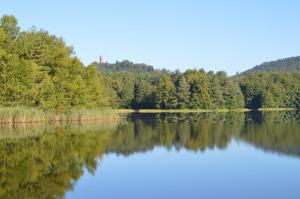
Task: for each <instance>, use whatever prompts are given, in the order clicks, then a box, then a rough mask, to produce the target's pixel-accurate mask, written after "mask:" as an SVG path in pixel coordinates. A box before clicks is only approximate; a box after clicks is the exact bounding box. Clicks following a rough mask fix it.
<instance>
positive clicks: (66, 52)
mask: <svg viewBox="0 0 300 199" xmlns="http://www.w3.org/2000/svg"><path fill="white" fill-rule="evenodd" d="M72 55H73V48H72V47H69V46H67V45H66V44H65V42H64V41H63V40H62V39H61V38H57V37H56V36H54V35H50V34H49V33H48V32H46V31H43V30H40V31H37V30H35V29H32V30H30V31H20V29H19V27H18V25H17V20H16V18H15V17H13V16H6V15H5V16H3V17H2V18H1V26H0V77H1V79H0V87H1V90H0V106H4V107H15V106H27V107H38V108H43V109H51V110H55V111H56V112H66V111H69V110H71V109H74V108H99V107H103V106H110V102H111V100H110V97H109V95H108V94H107V93H108V89H107V87H106V86H104V78H103V77H102V76H101V74H100V73H99V72H98V71H97V70H96V66H90V67H84V65H83V64H82V63H81V62H80V60H79V59H78V58H76V57H73V56H72Z"/></svg>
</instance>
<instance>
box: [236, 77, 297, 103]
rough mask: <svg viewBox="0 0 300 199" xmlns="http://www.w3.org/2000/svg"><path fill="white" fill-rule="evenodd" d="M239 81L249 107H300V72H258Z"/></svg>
mask: <svg viewBox="0 0 300 199" xmlns="http://www.w3.org/2000/svg"><path fill="white" fill-rule="evenodd" d="M238 81H239V84H240V88H241V91H242V93H243V95H244V101H245V107H247V108H252V109H256V108H298V109H299V108H300V73H287V72H277V73H256V74H251V75H247V76H243V77H240V78H238Z"/></svg>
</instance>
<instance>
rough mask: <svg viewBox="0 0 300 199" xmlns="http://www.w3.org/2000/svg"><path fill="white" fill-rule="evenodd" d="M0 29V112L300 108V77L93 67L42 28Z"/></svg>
mask: <svg viewBox="0 0 300 199" xmlns="http://www.w3.org/2000/svg"><path fill="white" fill-rule="evenodd" d="M0 25H1V26H0V78H1V79H0V87H1V89H0V107H1V106H2V107H15V106H24V107H37V108H42V109H45V110H55V111H56V112H68V111H70V110H72V109H78V108H89V109H92V108H99V107H107V106H110V107H118V108H133V109H150V108H152V109H153V108H157V109H235V108H243V107H246V108H251V109H256V108H299V107H300V102H299V98H300V94H299V93H300V84H299V82H300V80H299V74H298V73H270V74H267V73H256V74H254V75H248V76H238V77H237V78H230V77H228V76H227V75H226V73H225V72H217V73H213V72H208V73H207V72H205V71H204V70H187V71H185V72H184V73H181V72H179V71H175V72H170V71H166V70H154V69H153V67H152V66H149V65H146V64H135V63H133V62H130V61H126V60H125V61H122V62H116V63H114V64H109V63H104V64H97V63H93V64H91V65H89V66H88V67H85V66H84V65H83V64H82V63H81V61H80V60H79V59H78V58H77V57H75V56H74V51H73V48H72V47H71V46H67V45H66V44H65V42H64V40H63V39H61V38H58V37H56V36H54V35H50V34H49V33H48V32H46V31H44V30H36V29H35V28H32V29H31V30H29V31H21V30H20V28H19V27H18V24H17V19H16V18H15V17H14V16H7V15H4V16H3V17H2V18H1V23H0ZM299 60H300V58H299V57H295V58H290V59H285V60H279V61H277V62H270V63H265V64H263V66H264V67H256V69H257V68H267V70H270V71H272V70H273V69H274V70H275V68H276V70H279V69H278V68H281V69H284V68H289V69H288V70H290V69H291V68H292V69H291V71H295V70H294V69H295V68H297V67H298V65H299V64H298V62H299ZM274 65H276V67H275V66H274ZM271 66H272V67H271ZM289 66H292V67H289ZM99 70H100V71H101V72H103V73H101V72H99ZM263 70H265V69H263ZM257 71H261V70H257Z"/></svg>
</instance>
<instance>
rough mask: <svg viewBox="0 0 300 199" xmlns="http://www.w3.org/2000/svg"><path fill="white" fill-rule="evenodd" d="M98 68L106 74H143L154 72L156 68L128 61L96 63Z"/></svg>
mask: <svg viewBox="0 0 300 199" xmlns="http://www.w3.org/2000/svg"><path fill="white" fill-rule="evenodd" d="M94 64H95V65H96V66H97V68H98V69H99V70H100V71H101V72H104V73H112V72H121V71H123V72H134V73H143V72H154V68H153V66H151V65H147V64H137V63H133V62H131V61H128V60H123V61H121V62H120V61H116V63H107V62H106V63H99V64H98V63H96V62H95V63H94Z"/></svg>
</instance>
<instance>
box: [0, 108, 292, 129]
mask: <svg viewBox="0 0 300 199" xmlns="http://www.w3.org/2000/svg"><path fill="white" fill-rule="evenodd" d="M296 110H297V109H295V108H260V109H245V108H241V109H93V110H73V111H72V112H71V113H54V112H49V111H42V110H40V109H37V108H25V107H15V108H9V107H7V108H0V126H5V125H10V126H13V125H18V124H29V125H37V124H47V123H48V124H59V123H60V124H64V123H88V122H99V123H111V122H114V123H115V122H120V121H122V118H123V116H122V114H130V113H228V112H233V113H245V112H275V111H296Z"/></svg>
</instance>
